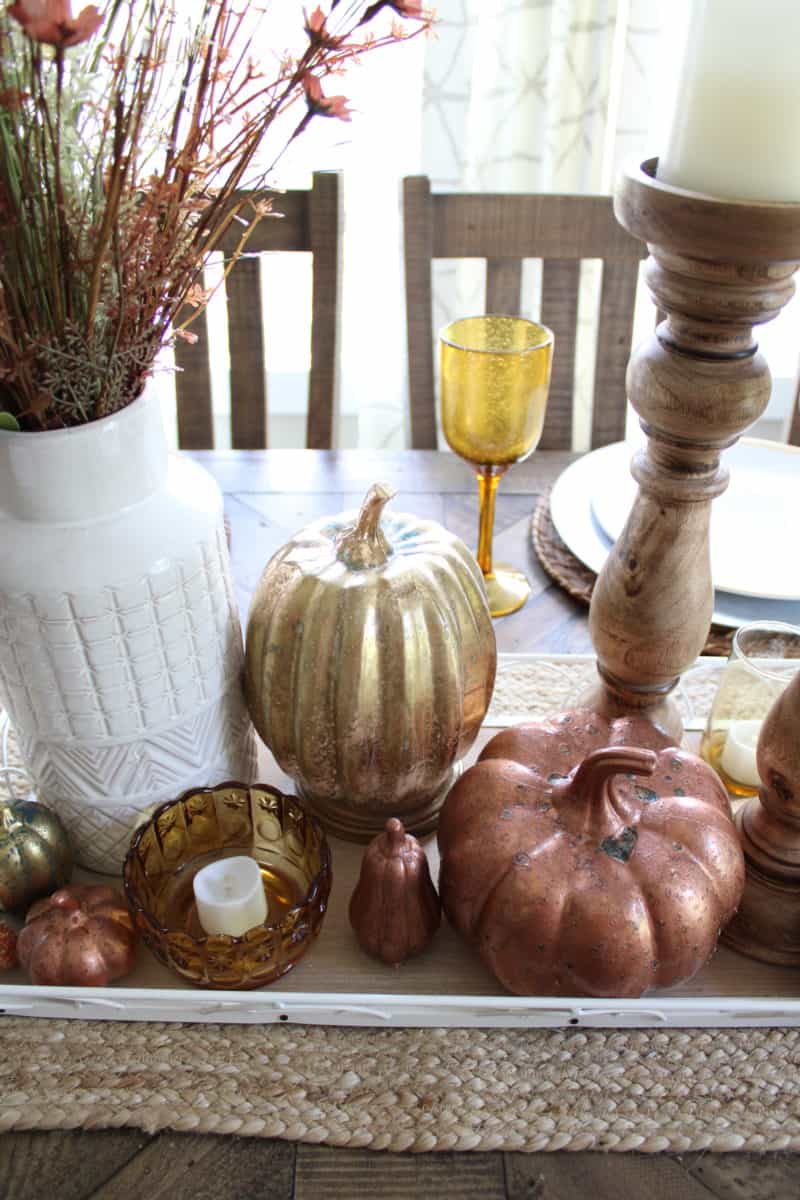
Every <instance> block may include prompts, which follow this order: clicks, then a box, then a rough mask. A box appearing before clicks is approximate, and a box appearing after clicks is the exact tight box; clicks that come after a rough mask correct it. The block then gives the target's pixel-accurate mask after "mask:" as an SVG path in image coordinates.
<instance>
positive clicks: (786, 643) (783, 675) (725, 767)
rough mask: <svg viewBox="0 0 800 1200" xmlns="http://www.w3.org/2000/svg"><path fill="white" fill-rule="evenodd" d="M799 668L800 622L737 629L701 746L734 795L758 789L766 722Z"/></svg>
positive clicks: (763, 623)
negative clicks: (759, 754) (759, 749)
mask: <svg viewBox="0 0 800 1200" xmlns="http://www.w3.org/2000/svg"><path fill="white" fill-rule="evenodd" d="M798 668H800V628H798V627H797V626H794V625H786V624H784V623H783V622H781V621H753V622H750V623H749V624H747V625H742V626H740V628H739V629H737V630H736V633H735V634H734V636H733V643H732V646H731V652H730V655H729V657H728V661H727V663H726V665H725V669H724V671H723V672H722V678H721V680H720V684H719V687H718V689H717V693H716V695H715V697H714V702H713V704H712V707H711V713H710V715H709V718H708V723H707V725H706V729H705V733H704V734H703V740H702V743H701V746H700V753H701V754H702V756H703V758H704V759H705V760H706V762H708V763H710V765H711V766H712V767H713V768H714V769H715V771H717V773H718V774H719V776H720V778H721V779H722V781H723V783H724V784H725V786H726V787H727V789H728V791H729V792H730V793H731V794H732V795H734V796H754V795H756V793H757V792H758V789H759V786H760V780H759V776H758V769H757V767H756V748H757V746H758V738H759V734H760V733H761V725H762V722H763V720H764V718H765V717H766V715H767V713H768V712H769V710H770V708H771V707H772V705H773V704H774V703H775V701H776V700H777V698H778V696H779V695H780V694H781V692H782V691H783V690H784V688H785V687H786V685H787V684H788V683H789V681H790V679H791V678H792V676H793V675H794V673H795V671H797V669H798Z"/></svg>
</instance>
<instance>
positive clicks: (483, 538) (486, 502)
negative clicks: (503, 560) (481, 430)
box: [476, 467, 502, 579]
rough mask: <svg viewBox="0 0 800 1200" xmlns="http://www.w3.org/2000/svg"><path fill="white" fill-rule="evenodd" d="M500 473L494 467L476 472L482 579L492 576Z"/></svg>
mask: <svg viewBox="0 0 800 1200" xmlns="http://www.w3.org/2000/svg"><path fill="white" fill-rule="evenodd" d="M501 474H502V471H498V469H497V468H496V467H481V468H480V470H479V471H478V503H479V505H480V516H479V518H478V553H477V555H476V558H477V559H478V566H479V567H480V569H481V571H482V572H483V577H484V579H490V578H491V576H492V573H493V572H492V537H493V534H494V501H495V496H496V495H497V485H498V483H499V482H500V476H501Z"/></svg>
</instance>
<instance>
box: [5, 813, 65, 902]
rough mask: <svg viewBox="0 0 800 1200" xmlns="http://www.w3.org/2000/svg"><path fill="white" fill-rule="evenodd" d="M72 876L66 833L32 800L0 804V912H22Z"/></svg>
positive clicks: (54, 818)
mask: <svg viewBox="0 0 800 1200" xmlns="http://www.w3.org/2000/svg"><path fill="white" fill-rule="evenodd" d="M71 874H72V850H71V848H70V844H69V838H68V837H67V831H66V830H65V828H64V826H63V825H62V824H61V821H60V820H59V819H58V817H57V816H56V814H55V813H54V812H52V811H51V810H50V809H49V808H47V807H46V806H45V805H44V804H39V803H38V802H37V801H34V800H0V911H3V910H4V911H6V912H13V911H15V910H16V909H23V908H25V907H26V906H27V905H28V904H30V903H31V902H32V901H33V900H36V899H38V897H39V896H45V895H47V894H48V893H49V892H52V891H55V889H56V888H59V887H61V886H62V885H63V884H65V883H67V882H68V881H69V878H70V875H71Z"/></svg>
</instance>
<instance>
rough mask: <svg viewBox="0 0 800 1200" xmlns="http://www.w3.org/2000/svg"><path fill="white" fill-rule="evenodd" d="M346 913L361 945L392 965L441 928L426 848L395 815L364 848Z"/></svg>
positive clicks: (420, 947) (439, 910)
mask: <svg viewBox="0 0 800 1200" xmlns="http://www.w3.org/2000/svg"><path fill="white" fill-rule="evenodd" d="M349 915H350V924H351V925H352V927H353V929H354V931H355V934H356V937H357V938H358V941H359V945H360V946H361V948H362V950H365V951H366V953H367V954H371V955H372V956H373V957H374V958H379V959H381V960H382V961H383V962H385V963H389V964H391V965H395V964H397V963H401V962H403V961H404V960H405V959H406V958H410V957H411V955H412V954H418V953H419V952H420V951H421V950H424V949H425V947H426V946H427V945H428V943H429V942H430V940H431V938H432V937H433V935H434V934H435V933H436V930H437V929H438V928H439V923H440V921H441V916H442V910H441V903H440V901H439V896H438V893H437V891H436V888H435V887H434V886H433V880H432V879H431V873H430V869H429V867H428V860H427V858H426V857H425V851H424V850H423V849H422V846H420V844H419V842H418V841H417V839H416V838H415V837H412V836H411V835H410V834H408V833H406V831H405V829H404V828H403V823H402V821H398V820H397V819H396V818H395V817H391V818H390V819H389V820H388V821H387V822H386V828H385V829H384V831H383V833H381V834H378V836H377V837H376V838H373V840H372V841H371V842H370V844H369V846H367V849H366V850H365V851H364V857H363V859H362V860H361V873H360V875H359V878H358V883H357V884H356V887H355V891H354V892H353V895H352V896H351V898H350V912H349Z"/></svg>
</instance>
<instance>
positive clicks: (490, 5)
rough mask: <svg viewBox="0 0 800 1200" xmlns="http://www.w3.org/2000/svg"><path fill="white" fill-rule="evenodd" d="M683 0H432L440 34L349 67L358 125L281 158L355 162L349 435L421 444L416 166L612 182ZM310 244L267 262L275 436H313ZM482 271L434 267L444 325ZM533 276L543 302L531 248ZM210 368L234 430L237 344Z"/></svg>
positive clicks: (346, 340)
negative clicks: (406, 275)
mask: <svg viewBox="0 0 800 1200" xmlns="http://www.w3.org/2000/svg"><path fill="white" fill-rule="evenodd" d="M685 3H686V0H671V2H668V0H432V7H434V8H435V9H436V13H437V23H436V25H435V28H434V31H433V33H432V34H431V36H429V37H427V38H419V39H415V40H414V41H412V42H410V43H406V44H404V45H399V46H397V47H392V48H389V49H387V50H383V51H380V52H378V53H375V54H370V55H367V56H366V58H365V59H364V60H363V61H362V62H361V63H360V64H358V65H357V66H355V67H354V69H352V70H351V71H349V73H348V75H347V76H346V77H345V78H343V79H342V82H341V88H338V87H337V90H341V91H342V92H343V93H345V94H346V95H347V96H348V98H349V99H350V101H351V103H352V106H353V108H354V110H355V111H354V117H353V121H352V124H342V123H341V122H338V121H335V120H321V119H319V120H317V121H316V122H314V123H313V124H312V126H311V128H310V130H309V134H308V135H307V136H305V137H304V138H302V139H301V140H300V141H299V142H298V143H296V144H295V146H294V147H293V148H292V151H291V153H290V154H289V155H287V156H286V158H285V160H284V161H283V162H282V163H281V164H280V167H279V170H278V171H277V173H276V182H277V183H279V184H280V185H281V186H284V187H307V186H309V184H310V175H311V171H312V170H324V169H338V170H341V171H342V173H343V177H344V189H345V232H344V264H345V270H344V281H343V293H344V294H343V312H342V345H341V371H340V383H341V386H340V393H341V411H340V415H339V421H338V429H337V443H338V444H339V445H340V446H347V445H350V446H352V445H358V446H363V447H366V448H369V447H387V448H394V447H399V446H403V445H406V444H408V418H407V408H408V401H407V383H406V363H405V304H404V294H403V269H402V222H401V207H400V206H401V181H402V178H403V176H404V175H407V174H415V173H420V172H422V173H425V174H427V175H429V176H430V177H431V181H432V184H433V187H434V188H437V189H440V190H476V191H477V190H484V191H535V190H538V191H557V192H608V191H610V190H611V187H612V185H613V179H614V175H615V172H616V169H617V166H618V164H619V163H620V161H622V160H624V159H627V158H629V157H634V156H636V155H637V154H641V153H643V152H648V151H650V150H651V149H652V141H651V140H650V139H651V130H652V127H653V125H654V112H655V111H656V104H655V101H656V99H658V100H663V96H664V95H665V93H668V92H669V88H670V84H671V71H670V67H671V66H674V63H675V55H674V54H673V55H671V54H669V53H666V54H665V53H664V52H663V45H664V43H663V41H662V40H661V37H660V34H661V27H662V25H664V28H665V29H666V28H668V27H669V28H672V27H673V26H674V25H675V15H676V9H677V10H680V9H681V8H682V7H685ZM308 7H310V6H308ZM302 11H303V5H301V4H299V3H296V2H294V0H293V3H292V5H291V7H289V6H287V7H286V8H281V9H280V10H279V13H280V17H281V20H282V21H284V22H285V23H286V32H287V35H288V33H289V32H290V31H291V29H292V28H293V27H294V25H296V23H297V22H298V21H300V20H301V19H302ZM667 18H668V21H667ZM287 40H288V36H287ZM301 257H302V256H298V255H287V256H282V255H276V256H272V257H271V259H270V261H268V262H267V264H266V266H265V268H264V299H265V307H266V309H267V318H268V319H267V330H266V335H267V355H268V360H269V361H268V365H269V386H268V390H269V395H270V414H269V416H270V420H269V436H270V444H271V445H281V444H295V445H302V439H303V435H304V428H305V421H304V417H303V405H304V397H305V387H306V383H305V372H306V371H307V368H308V356H309V330H308V323H307V319H306V318H305V317H304V316H303V314H304V313H308V312H309V305H310V280H311V277H310V263H305V264H298V262H297V259H298V258H301ZM282 259H285V261H281V260H282ZM480 283H481V281H480V278H479V276H477V275H476V274H475V272H472V273H470V272H469V271H465V270H463V269H462V270H460V271H458V272H456V270H455V268H449V269H448V267H447V265H444V266H443V267H442V268H441V269H437V273H436V276H435V324H436V325H437V326H438V325H439V324H442V323H443V322H444V321H445V320H446V319H448V318H449V317H450V316H452V315H463V313H464V312H466V311H471V310H472V309H473V307H474V304H475V303H477V301H475V300H473V299H472V297H473V295H474V294H475V293H476V292H477V289H478V287H479V286H480ZM523 283H524V298H525V297H527V298H528V299H527V300H526V308H527V311H528V313H529V315H531V316H536V315H537V312H536V305H537V299H536V292H537V273H536V266H535V264H526V271H525V273H524V275H523ZM526 308H525V307H524V308H523V311H526ZM220 328H221V329H222V330H223V332H224V322H223V321H222V320H221V324H220ZM215 377H216V382H215V396H214V404H215V411H216V413H217V418H218V419H217V422H216V435H217V444H218V445H220V446H224V445H225V441H226V428H227V409H228V407H229V397H228V395H227V364H226V363H225V361H224V356H221V357H219V358H217V359H216V360H215ZM577 428H578V430H579V431H580V420H579V421H578V425H577Z"/></svg>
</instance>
